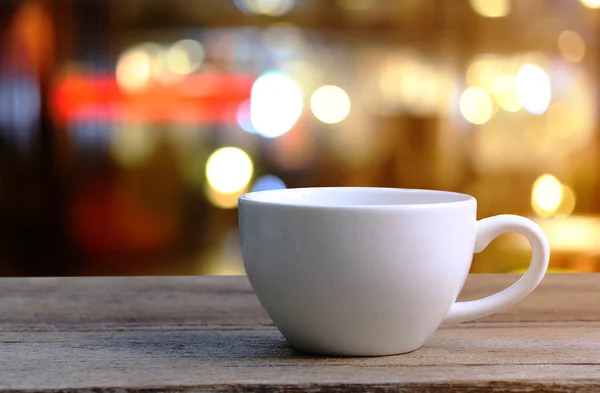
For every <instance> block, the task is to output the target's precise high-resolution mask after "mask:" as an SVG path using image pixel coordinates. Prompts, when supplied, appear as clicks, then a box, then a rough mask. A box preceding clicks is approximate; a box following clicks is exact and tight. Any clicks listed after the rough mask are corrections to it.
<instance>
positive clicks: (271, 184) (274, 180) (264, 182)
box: [250, 175, 287, 192]
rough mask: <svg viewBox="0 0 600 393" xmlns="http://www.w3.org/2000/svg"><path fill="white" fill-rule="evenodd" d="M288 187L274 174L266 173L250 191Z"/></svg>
mask: <svg viewBox="0 0 600 393" xmlns="http://www.w3.org/2000/svg"><path fill="white" fill-rule="evenodd" d="M285 188H287V187H286V185H285V183H284V182H283V180H281V179H280V178H278V177H277V176H274V175H264V176H261V177H259V178H258V179H256V181H255V182H254V184H253V185H252V188H251V190H250V191H252V192H257V191H268V190H283V189H285Z"/></svg>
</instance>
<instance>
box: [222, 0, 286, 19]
mask: <svg viewBox="0 0 600 393" xmlns="http://www.w3.org/2000/svg"><path fill="white" fill-rule="evenodd" d="M234 2H235V5H236V6H237V7H238V9H239V10H240V11H242V12H243V13H245V14H259V15H269V16H282V15H285V14H287V13H289V12H290V11H292V10H293V9H294V6H295V5H296V1H295V0H234Z"/></svg>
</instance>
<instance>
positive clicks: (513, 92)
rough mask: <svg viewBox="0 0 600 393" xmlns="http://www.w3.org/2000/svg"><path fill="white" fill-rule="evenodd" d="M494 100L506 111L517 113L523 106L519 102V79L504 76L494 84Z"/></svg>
mask: <svg viewBox="0 0 600 393" xmlns="http://www.w3.org/2000/svg"><path fill="white" fill-rule="evenodd" d="M493 92H494V99H495V100H496V102H497V103H498V105H500V106H501V107H502V108H503V109H504V110H507V111H509V112H517V111H519V110H520V109H521V108H522V106H521V103H520V102H519V91H518V89H517V78H515V77H514V76H511V75H504V76H502V77H500V78H498V79H497V80H496V81H495V82H494V89H493Z"/></svg>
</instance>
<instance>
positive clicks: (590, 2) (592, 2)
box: [579, 0, 600, 9]
mask: <svg viewBox="0 0 600 393" xmlns="http://www.w3.org/2000/svg"><path fill="white" fill-rule="evenodd" d="M579 1H580V2H581V4H583V5H584V6H586V7H588V8H593V9H596V8H600V0H579Z"/></svg>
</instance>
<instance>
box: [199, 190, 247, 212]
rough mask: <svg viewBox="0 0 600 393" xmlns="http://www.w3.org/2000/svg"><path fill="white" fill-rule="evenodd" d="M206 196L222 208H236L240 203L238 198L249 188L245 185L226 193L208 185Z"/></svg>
mask: <svg viewBox="0 0 600 393" xmlns="http://www.w3.org/2000/svg"><path fill="white" fill-rule="evenodd" d="M205 191H206V196H207V198H208V200H209V201H210V203H212V204H213V205H215V206H216V207H219V208H221V209H235V208H236V207H237V205H238V198H239V197H240V196H241V195H242V194H243V193H244V192H246V191H247V188H246V187H244V188H242V189H241V190H238V191H235V192H230V193H224V192H219V191H217V190H215V189H214V188H212V187H210V186H208V187H206V190H205Z"/></svg>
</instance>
